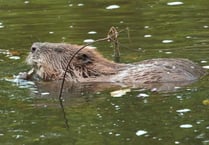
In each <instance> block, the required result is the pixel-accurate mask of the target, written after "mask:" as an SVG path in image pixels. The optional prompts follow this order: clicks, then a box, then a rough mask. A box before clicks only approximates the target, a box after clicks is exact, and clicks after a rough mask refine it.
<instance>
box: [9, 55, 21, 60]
mask: <svg viewBox="0 0 209 145" xmlns="http://www.w3.org/2000/svg"><path fill="white" fill-rule="evenodd" d="M9 59H14V60H18V59H20V57H19V56H10V57H9Z"/></svg>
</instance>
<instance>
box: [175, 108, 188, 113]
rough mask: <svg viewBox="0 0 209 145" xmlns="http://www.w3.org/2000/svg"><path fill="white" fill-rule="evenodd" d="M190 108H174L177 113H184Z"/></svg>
mask: <svg viewBox="0 0 209 145" xmlns="http://www.w3.org/2000/svg"><path fill="white" fill-rule="evenodd" d="M190 111H191V110H190V109H180V110H176V112H178V113H186V112H190Z"/></svg>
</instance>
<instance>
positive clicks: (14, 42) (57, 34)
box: [0, 0, 209, 145]
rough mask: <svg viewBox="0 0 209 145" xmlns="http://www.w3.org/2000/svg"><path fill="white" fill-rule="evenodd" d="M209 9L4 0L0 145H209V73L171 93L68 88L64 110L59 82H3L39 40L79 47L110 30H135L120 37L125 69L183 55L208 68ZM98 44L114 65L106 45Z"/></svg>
mask: <svg viewBox="0 0 209 145" xmlns="http://www.w3.org/2000/svg"><path fill="white" fill-rule="evenodd" d="M208 6H209V1H208V0H201V1H195V0H190V1H166V0H162V1H154V0H151V1H125V0H122V1H115V0H113V1H98V0H93V1H91V2H89V1H88V2H87V1H82V0H81V1H55V0H51V1H47V0H45V1H40V0H34V1H30V0H28V1H19V0H15V1H13V2H10V1H0V39H1V44H0V88H1V89H0V124H1V128H0V141H1V144H82V145H83V144H85V145H88V144H89V145H92V144H114V145H117V144H118V145H119V144H130V145H134V144H156V145H157V144H185V145H188V144H189V145H192V144H194V145H197V144H203V145H208V144H209V124H208V105H207V103H203V102H206V101H207V100H208V99H209V98H208V97H209V96H208V94H209V91H208V86H209V82H208V76H206V77H205V78H202V79H201V80H200V81H198V82H195V83H194V84H192V85H188V86H185V87H182V88H177V91H175V92H156V91H155V90H151V91H150V90H146V89H143V88H127V87H123V86H122V87H121V86H120V85H119V86H112V84H100V85H98V84H85V85H75V84H74V85H72V84H67V86H68V87H66V88H65V89H64V93H63V102H62V103H63V104H62V105H63V108H61V106H60V105H61V104H60V101H59V99H58V98H57V96H58V93H59V89H60V85H59V82H53V83H51V82H41V81H38V82H8V81H7V80H5V78H13V75H17V74H18V73H19V72H22V71H27V70H28V69H29V68H28V66H26V64H25V61H24V60H25V58H26V56H27V53H28V51H29V48H30V46H31V44H32V43H33V42H35V41H42V42H44V41H49V42H70V43H77V44H83V43H84V42H86V41H93V40H96V39H98V38H104V37H106V34H107V30H108V29H109V28H110V27H111V26H116V27H118V29H119V30H122V29H124V28H126V27H128V28H129V29H130V40H129V39H128V37H127V33H126V32H124V33H121V34H120V35H119V41H120V43H121V46H120V47H121V61H122V62H125V63H129V62H136V61H140V60H144V59H149V58H159V57H169V58H170V57H182V58H189V59H191V60H193V61H195V62H197V63H198V64H200V65H203V66H205V68H207V66H209V63H208V62H209V58H208V48H209V40H208V33H209V32H208V28H209V27H208V26H209V24H208V17H209V15H208ZM95 47H96V48H97V49H98V50H99V51H100V52H101V53H102V54H103V55H104V56H105V57H107V58H108V59H113V58H112V54H113V48H112V47H111V46H110V45H109V44H108V43H106V42H103V43H97V44H95ZM10 80H11V79H10ZM20 84H21V85H20ZM165 86H166V85H165ZM104 87H105V89H104ZM155 87H160V85H159V84H156V86H155ZM205 100H206V101H205ZM66 123H67V124H68V125H69V128H67V126H66Z"/></svg>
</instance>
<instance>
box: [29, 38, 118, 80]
mask: <svg viewBox="0 0 209 145" xmlns="http://www.w3.org/2000/svg"><path fill="white" fill-rule="evenodd" d="M81 47H82V46H78V45H71V44H65V43H48V42H45V43H39V42H36V43H33V45H32V47H31V50H30V53H29V55H28V57H27V59H26V61H27V63H28V64H29V65H32V66H33V68H34V70H35V73H36V74H37V75H38V77H40V78H41V79H43V80H59V79H62V78H63V74H64V72H65V70H66V67H67V64H68V62H69V61H70V59H71V58H72V56H73V55H74V53H75V52H76V51H78V49H79V48H81ZM117 69H118V64H116V63H114V62H111V61H109V60H107V59H105V58H104V57H103V56H101V55H100V54H99V53H98V52H97V51H96V50H94V49H93V48H92V47H86V48H84V49H82V50H81V51H80V52H79V53H78V54H77V55H76V56H75V57H74V58H73V60H72V62H71V64H70V65H69V69H68V71H67V75H66V79H67V80H70V81H82V80H83V79H88V78H95V77H98V76H103V75H111V74H116V73H117V72H118V70H117Z"/></svg>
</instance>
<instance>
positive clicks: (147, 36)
mask: <svg viewBox="0 0 209 145" xmlns="http://www.w3.org/2000/svg"><path fill="white" fill-rule="evenodd" d="M144 37H145V38H149V37H152V35H149V34H148V35H144Z"/></svg>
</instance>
